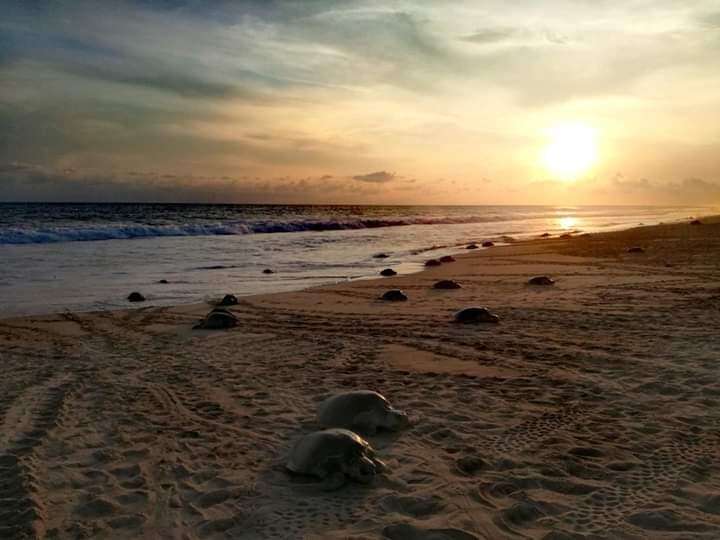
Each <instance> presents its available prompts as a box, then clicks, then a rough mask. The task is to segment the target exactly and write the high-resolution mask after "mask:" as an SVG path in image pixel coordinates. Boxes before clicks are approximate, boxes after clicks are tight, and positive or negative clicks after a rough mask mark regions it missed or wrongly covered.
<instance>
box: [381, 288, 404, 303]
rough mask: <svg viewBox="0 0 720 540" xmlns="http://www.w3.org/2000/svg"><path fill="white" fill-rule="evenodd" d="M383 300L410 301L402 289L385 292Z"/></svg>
mask: <svg viewBox="0 0 720 540" xmlns="http://www.w3.org/2000/svg"><path fill="white" fill-rule="evenodd" d="M381 298H382V299H383V300H387V301H389V302H403V301H405V300H407V299H408V298H407V295H406V294H405V293H404V292H402V291H401V290H400V289H391V290H389V291H385V293H384V294H383V295H382V297H381Z"/></svg>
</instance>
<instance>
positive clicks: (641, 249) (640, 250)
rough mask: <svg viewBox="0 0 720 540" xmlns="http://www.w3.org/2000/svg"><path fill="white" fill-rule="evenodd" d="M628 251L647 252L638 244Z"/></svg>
mask: <svg viewBox="0 0 720 540" xmlns="http://www.w3.org/2000/svg"><path fill="white" fill-rule="evenodd" d="M627 252H628V253H645V250H644V249H643V248H641V247H638V246H633V247H631V248H628V250H627Z"/></svg>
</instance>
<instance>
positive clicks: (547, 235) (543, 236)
mask: <svg viewBox="0 0 720 540" xmlns="http://www.w3.org/2000/svg"><path fill="white" fill-rule="evenodd" d="M549 236H550V233H549V232H544V233H542V234H541V235H540V238H548V237H549Z"/></svg>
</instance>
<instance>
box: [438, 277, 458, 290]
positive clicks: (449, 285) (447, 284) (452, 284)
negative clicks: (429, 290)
mask: <svg viewBox="0 0 720 540" xmlns="http://www.w3.org/2000/svg"><path fill="white" fill-rule="evenodd" d="M433 289H462V285H460V284H459V283H458V282H457V281H454V280H452V279H443V280H440V281H438V282H437V283H435V285H433Z"/></svg>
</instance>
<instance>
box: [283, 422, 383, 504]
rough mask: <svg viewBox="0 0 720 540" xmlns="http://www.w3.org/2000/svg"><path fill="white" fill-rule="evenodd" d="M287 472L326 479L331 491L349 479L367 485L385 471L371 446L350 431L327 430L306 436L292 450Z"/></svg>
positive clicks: (326, 484)
mask: <svg viewBox="0 0 720 540" xmlns="http://www.w3.org/2000/svg"><path fill="white" fill-rule="evenodd" d="M285 467H286V469H287V470H288V471H290V472H291V473H295V474H302V475H308V476H314V477H316V478H319V479H320V480H322V483H321V485H320V486H321V488H322V489H324V490H327V491H331V490H334V489H340V488H341V487H343V486H344V485H345V482H346V477H349V478H352V479H353V480H356V481H358V482H361V483H363V484H368V483H370V482H372V481H373V480H374V479H375V475H376V474H378V473H381V472H382V471H384V470H385V464H384V463H383V462H382V461H380V460H379V459H377V458H376V457H375V450H373V448H372V446H370V443H368V442H367V441H366V440H365V439H363V438H362V437H360V435H358V434H357V433H353V432H352V431H349V430H347V429H338V428H335V429H326V430H323V431H316V432H314V433H310V434H308V435H305V436H304V437H303V438H302V439H300V440H298V441H297V442H296V443H295V445H294V446H293V448H292V450H291V451H290V456H289V457H288V461H287V464H286V465H285Z"/></svg>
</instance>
